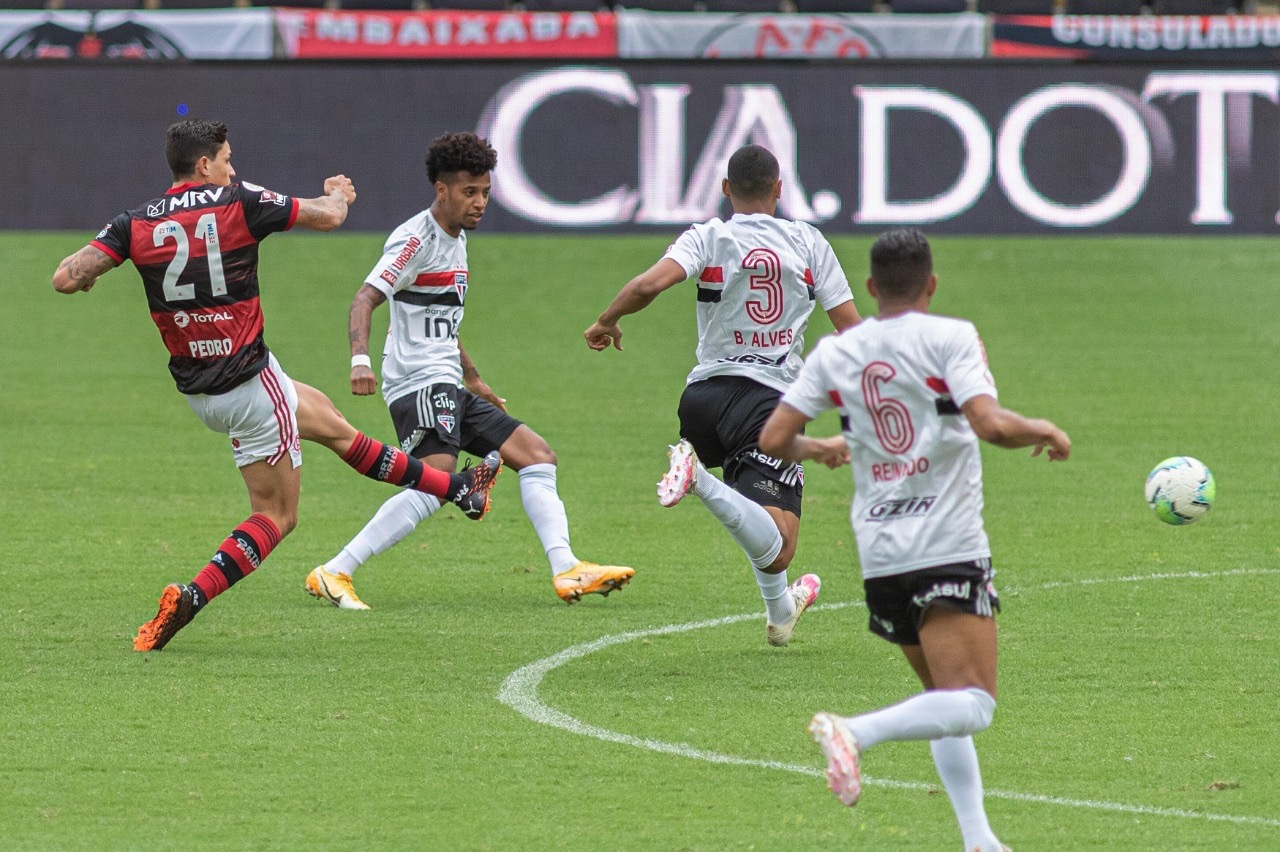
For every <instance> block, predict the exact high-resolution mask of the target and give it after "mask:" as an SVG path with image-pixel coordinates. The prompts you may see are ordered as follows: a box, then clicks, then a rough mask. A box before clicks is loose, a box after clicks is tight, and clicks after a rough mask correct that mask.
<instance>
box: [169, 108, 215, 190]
mask: <svg viewBox="0 0 1280 852" xmlns="http://www.w3.org/2000/svg"><path fill="white" fill-rule="evenodd" d="M226 141H227V126H226V125H225V124H223V123H222V122H221V121H206V120H204V119H201V118H189V119H187V120H186V121H179V122H178V123H177V124H172V125H170V126H169V132H168V133H167V134H166V136H165V140H164V156H165V159H166V160H168V161H169V171H171V172H173V176H174V177H175V178H180V177H186V176H187V175H189V174H191V173H192V172H194V171H195V170H196V163H197V162H198V161H199V160H200V158H201V157H208V158H209V159H211V160H212V159H213V158H214V157H216V156H218V149H219V148H221V147H222V143H223V142H226Z"/></svg>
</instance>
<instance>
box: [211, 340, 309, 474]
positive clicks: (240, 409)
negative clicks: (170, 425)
mask: <svg viewBox="0 0 1280 852" xmlns="http://www.w3.org/2000/svg"><path fill="white" fill-rule="evenodd" d="M270 359H271V360H270V362H269V363H268V364H267V366H266V367H265V368H264V369H263V370H262V372H261V373H259V374H258V375H256V376H254V377H253V378H252V379H250V380H249V381H247V382H245V383H244V384H242V385H240V386H239V387H235V388H232V389H231V390H229V391H227V392H226V393H220V394H216V395H209V394H187V395H186V397H187V403H188V404H189V405H190V406H191V410H192V411H194V412H195V413H196V416H197V417H199V418H200V420H201V421H203V422H204V425H206V426H208V427H209V428H210V429H212V430H213V431H215V432H221V433H222V434H224V435H227V436H229V437H230V438H231V452H232V455H234V456H235V460H236V467H244V466H245V465H249V464H253V463H254V462H256V461H266V462H267V463H268V464H275V463H276V462H278V461H280V460H281V459H282V458H284V457H285V455H288V456H289V460H290V461H291V462H292V463H293V466H294V467H295V468H297V467H301V466H302V439H301V437H300V436H299V434H298V390H297V388H295V387H294V386H293V379H291V378H289V377H288V376H287V375H286V374H285V372H284V370H282V369H281V368H280V362H279V361H277V360H276V356H275V355H271V356H270Z"/></svg>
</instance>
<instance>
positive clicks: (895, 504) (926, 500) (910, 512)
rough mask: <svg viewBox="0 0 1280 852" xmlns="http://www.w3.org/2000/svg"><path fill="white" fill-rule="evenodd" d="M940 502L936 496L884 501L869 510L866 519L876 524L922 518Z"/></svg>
mask: <svg viewBox="0 0 1280 852" xmlns="http://www.w3.org/2000/svg"><path fill="white" fill-rule="evenodd" d="M936 502H938V496H937V495H936V494H935V495H933V496H930V497H907V498H905V499H897V500H883V501H881V502H879V503H876V504H875V505H874V506H872V507H871V508H870V509H868V510H867V514H866V519H867V520H868V521H872V522H875V523H881V522H884V521H897V520H902V519H903V518H920V517H923V516H925V515H927V514H929V510H930V509H932V508H933V504H934V503H936Z"/></svg>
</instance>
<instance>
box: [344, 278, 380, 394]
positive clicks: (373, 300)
mask: <svg viewBox="0 0 1280 852" xmlns="http://www.w3.org/2000/svg"><path fill="white" fill-rule="evenodd" d="M386 300H387V297H386V296H384V295H383V294H382V291H381V290H379V289H378V288H377V287H370V286H369V285H368V284H362V285H361V286H360V289H359V290H357V291H356V297H355V298H354V299H352V300H351V313H350V316H349V318H348V320H347V339H348V341H350V343H351V354H352V356H356V355H364V356H366V357H368V355H369V326H370V325H371V324H372V321H373V309H374V308H376V307H378V305H381V304H382V303H383V302H385V301H386ZM377 389H378V377H377V376H375V375H374V374H373V368H372V367H352V368H351V392H352V393H353V394H355V395H356V396H368V395H369V394H371V393H373V392H374V391H376V390H377Z"/></svg>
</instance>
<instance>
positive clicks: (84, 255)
mask: <svg viewBox="0 0 1280 852" xmlns="http://www.w3.org/2000/svg"><path fill="white" fill-rule="evenodd" d="M118 265H119V264H117V263H116V262H115V260H113V259H112V257H111V255H109V254H107V253H106V252H105V251H103V250H102V249H100V248H95V247H94V246H85V247H84V248H82V249H80V251H78V252H76V253H75V254H73V255H71V256H70V257H67V258H64V259H63V261H62V263H59V264H58V269H57V271H56V272H54V273H53V289H55V290H57V291H58V292H59V293H79V292H81V291H84V290H90V289H92V288H93V285H94V284H97V283H98V278H99V277H100V276H101V275H103V274H104V273H105V272H107V271H108V270H111V269H114V268H116V266H118Z"/></svg>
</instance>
